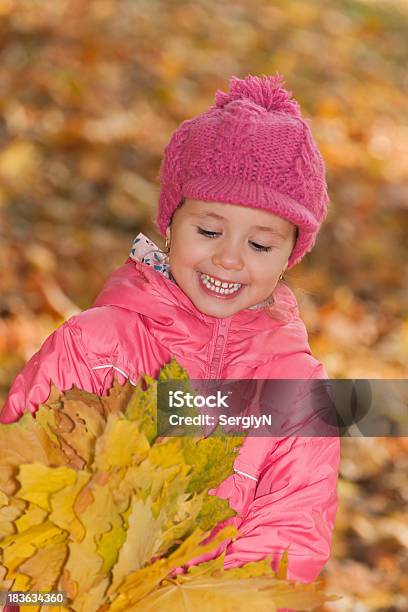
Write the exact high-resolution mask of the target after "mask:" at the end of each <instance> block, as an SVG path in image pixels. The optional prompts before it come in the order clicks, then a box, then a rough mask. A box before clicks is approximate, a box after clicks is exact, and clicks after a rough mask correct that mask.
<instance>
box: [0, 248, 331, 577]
mask: <svg viewBox="0 0 408 612" xmlns="http://www.w3.org/2000/svg"><path fill="white" fill-rule="evenodd" d="M275 295H276V300H277V302H278V303H279V304H280V305H281V306H282V307H283V308H285V309H286V310H287V311H288V312H290V311H291V312H292V315H291V317H290V319H289V320H288V321H286V322H284V323H283V322H279V321H275V320H272V319H271V318H270V317H268V315H266V313H265V312H263V311H262V310H251V309H245V310H242V311H240V312H238V313H237V314H235V315H232V316H230V317H227V318H223V319H218V318H215V317H211V316H209V315H206V314H203V313H201V312H200V311H199V310H197V309H196V308H195V306H194V304H193V303H192V302H191V301H190V299H189V298H188V297H187V296H186V295H185V294H184V293H183V292H182V291H181V289H180V288H179V287H178V285H177V284H175V283H173V282H172V281H170V280H168V279H167V278H166V277H165V276H164V275H163V274H161V273H160V272H158V271H156V270H155V269H154V268H153V267H150V266H148V265H146V264H145V263H142V262H140V261H134V260H132V259H130V258H129V259H128V260H127V261H126V263H125V264H124V265H123V266H121V267H120V268H119V269H118V270H116V271H115V272H113V274H112V275H111V276H110V278H109V279H108V281H107V282H106V284H105V286H104V288H103V290H102V292H101V293H100V295H99V296H98V298H97V299H96V301H95V303H94V305H93V306H92V308H90V309H88V310H85V311H84V312H82V313H80V314H78V315H75V316H73V317H71V318H70V319H69V320H68V321H66V322H65V323H64V324H63V325H61V327H59V328H58V329H57V330H56V331H55V332H54V333H53V334H52V335H51V336H50V337H49V338H48V339H47V340H46V341H45V342H44V344H43V345H42V347H41V349H40V350H39V351H38V352H37V353H36V354H35V355H34V356H33V357H32V358H31V359H30V360H29V362H28V363H27V365H26V366H25V368H24V369H23V370H22V372H21V373H20V374H19V375H18V376H17V377H16V379H15V381H14V383H13V385H12V387H11V390H10V392H9V396H8V399H7V402H6V404H5V406H4V408H3V410H2V412H1V414H0V422H3V423H10V422H13V421H16V420H17V419H18V418H19V417H20V416H21V414H22V413H23V411H24V410H29V411H31V412H32V413H35V411H36V410H37V408H38V405H39V404H40V403H41V402H45V401H46V400H47V399H48V397H49V392H50V383H51V381H52V382H53V383H54V384H55V385H56V386H57V387H58V388H59V389H60V390H61V391H65V390H68V389H70V388H71V387H72V386H73V385H76V386H78V387H80V388H82V389H85V390H86V391H89V392H92V393H96V394H98V395H100V396H102V395H106V394H107V391H108V390H109V388H110V387H111V385H112V383H113V379H114V377H115V376H116V377H118V379H119V381H120V382H121V383H122V384H124V382H125V380H126V379H129V381H130V382H131V383H132V384H135V382H136V381H137V379H138V377H139V375H140V373H146V374H149V375H150V376H154V377H156V376H157V375H158V373H159V370H160V368H161V367H162V366H163V365H164V364H166V363H168V362H169V361H170V360H171V358H172V357H173V356H174V357H175V358H176V359H177V361H178V362H179V363H180V365H182V366H183V367H184V368H185V369H186V370H187V372H188V374H189V376H190V378H192V379H194V378H195V379H208V378H213V379H278V378H286V379H288V378H302V379H310V378H327V374H326V372H325V369H324V367H323V365H322V364H321V363H320V362H318V361H317V360H316V359H315V358H314V357H313V356H312V355H311V351H310V347H309V344H308V339H307V332H306V329H305V326H304V323H303V322H302V320H301V318H300V316H299V310H298V308H297V304H296V299H295V297H294V295H293V293H292V291H291V290H290V289H289V288H288V287H287V286H285V285H282V286H279V288H278V289H277V290H276V293H275ZM289 408H290V407H288V409H289ZM339 455H340V441H339V439H338V438H337V437H335V438H333V437H328V438H325V437H310V438H304V437H303V438H302V437H286V438H277V437H268V438H260V437H258V438H256V437H247V438H246V439H245V442H244V444H243V446H242V447H241V449H240V452H239V454H238V456H237V459H236V460H235V464H234V469H235V472H234V474H233V475H231V476H229V477H228V478H227V479H226V480H225V481H224V482H222V483H221V484H220V485H218V486H217V487H216V488H215V489H213V490H212V491H211V492H212V493H213V494H216V495H218V496H219V497H221V498H224V499H228V500H229V503H230V505H231V507H233V508H234V509H235V510H236V511H237V513H238V515H237V516H236V517H233V519H229V520H228V521H227V523H233V524H235V525H236V526H237V528H238V530H239V532H240V537H238V538H237V539H236V540H235V541H234V542H231V541H230V540H226V541H225V542H223V544H222V545H220V546H219V547H218V549H217V551H215V553H213V554H207V555H202V556H201V557H198V558H197V559H195V560H194V561H193V563H194V564H195V563H198V562H201V561H203V560H207V559H210V558H213V557H214V556H216V555H218V554H219V553H220V552H221V551H223V550H226V555H225V567H226V568H230V567H234V566H238V565H242V564H244V563H246V562H249V561H256V560H259V559H262V558H265V557H266V556H267V555H272V558H273V567H274V568H275V569H276V566H277V563H278V562H279V559H280V558H281V555H282V552H283V551H284V549H285V548H286V547H288V546H289V564H288V578H289V579H292V580H298V581H301V582H309V581H312V580H314V579H315V578H316V577H317V575H318V574H319V573H320V571H321V570H322V568H323V566H324V565H325V563H326V562H327V560H328V559H329V556H330V546H331V538H332V530H333V525H334V521H335V515H336V509H337V491H336V484H337V477H338V467H339Z"/></svg>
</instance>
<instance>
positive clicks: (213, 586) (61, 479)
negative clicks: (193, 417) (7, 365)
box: [0, 360, 333, 612]
mask: <svg viewBox="0 0 408 612" xmlns="http://www.w3.org/2000/svg"><path fill="white" fill-rule="evenodd" d="M170 379H177V380H183V381H185V384H188V376H187V374H186V373H185V371H184V370H183V369H182V368H181V367H180V366H179V365H178V364H177V362H176V361H175V360H172V361H171V362H170V363H169V364H168V365H166V366H165V367H164V368H163V369H162V370H161V372H160V374H159V377H158V379H157V380H155V379H154V378H151V377H149V376H143V377H141V379H140V380H139V382H138V384H137V386H136V387H133V386H131V385H130V384H129V383H126V384H125V385H124V386H121V385H120V384H119V383H118V382H116V383H115V384H114V385H113V387H112V389H111V390H110V393H109V395H108V396H107V397H98V396H96V395H93V394H90V393H87V392H85V391H81V390H79V389H76V388H73V389H72V390H71V391H68V392H66V393H65V394H60V393H59V391H58V390H57V389H56V388H55V387H52V390H51V395H50V397H49V399H48V401H47V403H46V404H44V405H41V406H40V407H39V409H38V411H37V413H36V416H35V418H34V417H33V416H32V415H31V414H30V413H26V414H24V416H23V417H22V418H21V419H20V420H19V421H18V422H17V423H14V424H11V425H0V448H1V456H0V592H1V591H2V590H3V591H7V590H9V591H12V592H16V591H24V592H63V593H64V594H65V598H66V603H64V604H63V605H43V604H38V603H37V604H35V605H28V606H26V605H25V606H24V610H25V612H29V611H36V612H37V611H40V610H55V611H56V610H59V611H75V612H108V611H109V612H119V611H124V612H125V611H126V612H131V611H135V612H136V611H139V610H140V611H143V612H147V611H148V610H152V611H153V610H158V609H159V608H160V609H162V610H177V611H179V610H190V609H191V610H192V609H194V607H195V606H196V605H199V608H200V612H206V611H207V610H208V611H211V612H214V611H217V612H222V611H223V610H226V611H227V610H228V611H230V610H236V611H237V612H239V611H244V610H250V609H251V610H252V609H256V610H263V609H268V610H270V611H271V612H273V610H277V609H278V608H280V607H290V608H294V609H297V610H306V609H309V610H310V609H313V608H315V607H316V606H318V605H321V604H322V603H323V602H324V601H327V600H328V599H333V597H330V598H329V597H328V596H326V595H325V594H324V593H323V591H322V588H321V584H320V583H317V582H316V583H312V584H309V585H305V584H297V583H293V582H288V581H287V580H286V579H285V577H286V572H285V564H286V563H287V555H286V554H285V555H284V558H283V559H282V562H281V565H280V568H279V570H278V572H276V573H275V572H274V571H273V570H272V569H271V567H270V559H265V560H264V561H260V562H257V563H249V564H247V565H245V566H243V567H240V568H234V569H230V570H224V569H223V562H224V555H221V556H220V557H218V558H216V559H214V560H212V561H208V562H206V563H202V564H200V565H198V566H194V567H190V568H189V570H188V572H187V573H185V574H179V575H177V576H174V575H173V574H171V572H172V570H173V569H174V568H175V567H177V566H181V565H184V564H185V563H187V562H188V561H189V560H191V559H193V558H194V557H196V556H198V555H201V554H202V553H204V552H206V551H210V550H213V549H215V548H216V547H217V546H218V545H219V543H220V542H221V541H223V540H225V539H226V538H228V537H236V536H237V535H238V534H237V531H236V529H235V528H234V527H226V528H224V529H223V530H221V531H220V532H219V533H218V534H217V536H216V537H215V538H213V539H212V541H211V543H207V544H206V545H202V544H200V542H202V540H204V539H205V538H206V537H207V536H208V535H209V533H210V532H211V530H212V528H213V527H215V526H216V525H217V524H218V523H219V522H220V521H222V520H224V519H226V518H228V517H230V516H233V515H234V514H235V512H234V511H233V510H232V509H231V508H230V507H229V505H228V503H227V502H226V501H225V500H221V499H219V498H218V497H216V496H211V495H208V489H209V488H211V487H215V486H216V485H217V484H219V483H220V482H221V481H223V480H224V479H225V478H226V477H227V476H229V475H230V474H231V473H232V471H233V462H234V458H235V456H236V453H235V452H234V449H235V450H236V449H237V447H238V446H239V445H240V444H242V440H243V439H242V437H239V438H237V437H220V436H217V437H215V436H214V437H208V438H204V437H203V438H198V437H195V438H192V437H187V436H185V437H172V438H169V437H167V438H166V437H165V438H158V437H157V384H158V382H159V381H161V380H170Z"/></svg>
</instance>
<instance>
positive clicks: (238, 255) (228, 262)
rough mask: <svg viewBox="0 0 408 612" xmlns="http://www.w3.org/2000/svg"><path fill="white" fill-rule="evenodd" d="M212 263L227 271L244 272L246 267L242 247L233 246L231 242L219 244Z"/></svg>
mask: <svg viewBox="0 0 408 612" xmlns="http://www.w3.org/2000/svg"><path fill="white" fill-rule="evenodd" d="M212 261H213V264H214V265H215V266H217V267H221V268H225V270H242V269H243V267H244V262H243V261H242V252H241V247H240V245H239V244H237V245H233V244H232V243H231V242H230V243H227V242H224V244H218V245H217V249H216V251H215V253H214V255H213V256H212Z"/></svg>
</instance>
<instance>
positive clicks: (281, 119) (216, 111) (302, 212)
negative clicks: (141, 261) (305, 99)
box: [156, 74, 329, 268]
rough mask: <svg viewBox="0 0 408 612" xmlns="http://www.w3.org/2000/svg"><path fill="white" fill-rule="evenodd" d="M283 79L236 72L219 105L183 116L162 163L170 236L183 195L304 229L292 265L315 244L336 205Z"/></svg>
mask: <svg viewBox="0 0 408 612" xmlns="http://www.w3.org/2000/svg"><path fill="white" fill-rule="evenodd" d="M282 80H283V77H282V76H281V75H279V74H277V75H276V76H275V77H272V76H262V77H257V76H251V75H248V76H247V77H246V78H245V79H238V78H237V77H234V76H233V77H231V80H230V91H229V92H228V93H224V92H223V91H220V90H218V91H217V92H216V95H215V106H212V107H210V108H209V109H208V111H206V112H204V113H201V114H200V115H198V116H196V117H193V118H192V119H188V120H187V121H183V123H182V124H181V125H180V126H179V128H178V129H177V130H176V131H175V132H174V133H173V135H172V137H171V139H170V142H169V143H168V144H167V146H166V148H165V151H164V157H163V161H162V164H161V167H160V182H161V189H160V195H159V206H158V213H157V218H156V224H157V227H158V228H159V231H160V233H161V234H162V235H163V236H164V235H165V233H166V228H167V226H168V225H169V223H170V221H171V217H172V215H173V213H174V211H175V209H176V208H177V206H179V204H181V203H182V201H183V199H184V198H192V199H195V200H204V201H207V202H210V201H213V202H224V203H230V204H241V205H243V206H251V207H253V208H260V209H262V210H266V211H269V212H271V213H273V214H275V215H278V216H280V217H283V218H284V219H287V220H288V221H290V222H291V223H293V224H294V225H296V226H297V227H298V237H297V240H296V244H295V247H294V249H293V251H292V254H291V256H290V258H289V262H288V268H291V267H292V266H294V265H295V264H296V263H298V262H299V261H300V260H301V259H302V257H303V256H304V255H305V253H307V252H308V251H310V250H311V249H312V247H313V245H314V244H315V242H316V237H317V234H318V231H319V229H320V226H321V224H322V222H323V220H324V218H325V217H326V214H327V204H328V202H329V199H328V194H327V185H326V180H325V167H324V162H323V159H322V156H321V155H320V152H319V150H318V148H317V146H316V143H315V141H314V139H313V137H312V134H311V131H310V128H309V125H308V124H307V123H306V120H305V119H304V118H302V116H301V112H300V107H299V104H298V103H297V102H296V100H294V99H293V98H291V95H292V94H291V92H288V91H286V90H285V89H284V88H283V87H282V86H281V81H282Z"/></svg>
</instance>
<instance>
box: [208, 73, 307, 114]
mask: <svg viewBox="0 0 408 612" xmlns="http://www.w3.org/2000/svg"><path fill="white" fill-rule="evenodd" d="M282 83H283V77H282V76H281V75H280V74H278V73H277V74H276V76H267V75H263V76H262V77H257V76H252V75H250V74H249V75H248V76H247V77H245V78H244V79H238V78H237V77H235V76H233V77H231V79H230V86H229V89H230V90H229V92H228V93H225V92H223V91H221V90H220V89H219V90H218V91H217V92H216V94H215V104H216V106H217V107H218V108H223V107H224V106H225V105H226V104H229V103H230V102H233V101H234V100H245V99H246V100H251V101H252V102H255V104H258V105H259V106H261V107H262V108H264V109H265V110H267V111H282V112H284V113H288V114H290V115H293V116H295V117H301V110H300V106H299V104H298V103H297V102H296V100H294V99H293V98H291V96H292V92H291V91H287V90H286V89H284V88H283V87H282Z"/></svg>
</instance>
